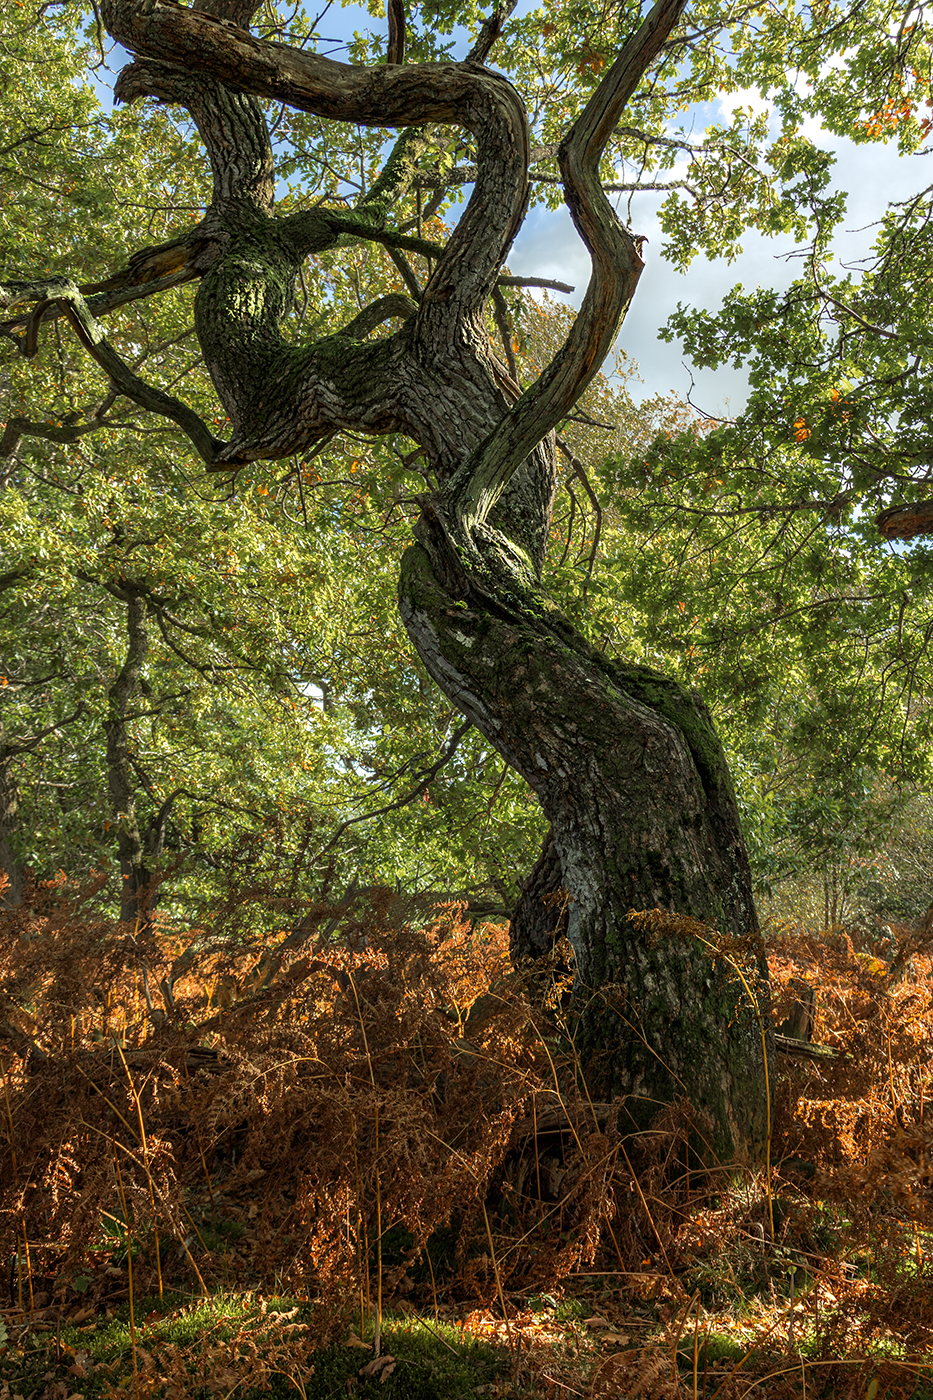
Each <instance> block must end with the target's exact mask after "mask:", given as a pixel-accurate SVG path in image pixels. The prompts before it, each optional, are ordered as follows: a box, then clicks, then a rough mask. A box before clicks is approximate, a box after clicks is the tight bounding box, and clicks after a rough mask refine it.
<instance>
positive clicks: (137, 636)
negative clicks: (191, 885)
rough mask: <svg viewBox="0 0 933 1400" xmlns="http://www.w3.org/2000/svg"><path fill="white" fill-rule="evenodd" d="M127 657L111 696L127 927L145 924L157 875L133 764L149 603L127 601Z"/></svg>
mask: <svg viewBox="0 0 933 1400" xmlns="http://www.w3.org/2000/svg"><path fill="white" fill-rule="evenodd" d="M126 631H127V649H126V659H125V660H124V662H123V665H122V666H121V668H120V671H119V674H118V675H117V678H116V680H115V681H114V683H113V685H112V686H111V687H110V689H109V691H108V692H107V718H106V720H105V721H104V733H105V735H106V739H107V785H108V787H109V789H110V804H111V810H112V812H113V820H114V821H115V823H116V826H117V849H118V851H119V856H120V877H121V890H120V918H121V920H122V921H123V922H125V923H135V924H138V923H141V922H145V921H146V919H147V918H148V917H149V913H150V912H151V911H150V910H149V907H148V903H147V900H146V892H147V888H148V885H149V883H150V880H151V878H152V875H151V872H150V871H149V870H148V869H147V868H146V863H145V858H146V853H145V846H144V842H143V838H142V835H141V833H140V830H139V822H138V820H137V816H136V796H135V794H136V783H135V781H134V777H133V769H132V765H131V763H130V746H129V732H128V723H127V715H128V708H129V703H130V701H131V700H132V698H133V696H134V694H135V693H136V690H137V688H138V686H139V681H140V678H141V676H142V671H143V667H144V665H145V664H146V657H147V656H148V654H149V628H148V624H147V615H146V603H145V600H144V599H142V598H140V597H137V596H134V595H132V594H131V595H130V596H128V597H127V599H126Z"/></svg>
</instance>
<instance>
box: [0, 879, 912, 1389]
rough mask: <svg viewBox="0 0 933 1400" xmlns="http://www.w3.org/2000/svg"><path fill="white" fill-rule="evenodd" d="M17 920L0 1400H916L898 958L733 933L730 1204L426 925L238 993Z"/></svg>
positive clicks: (161, 953)
mask: <svg viewBox="0 0 933 1400" xmlns="http://www.w3.org/2000/svg"><path fill="white" fill-rule="evenodd" d="M3 917H4V918H5V919H6V920H7V921H8V922H10V923H12V922H14V916H12V915H6V916H3ZM18 917H19V920H20V923H22V924H23V927H17V928H16V929H11V930H7V932H15V933H16V935H17V936H16V938H15V939H11V938H9V937H5V938H4V939H3V945H2V946H3V948H4V949H5V951H4V953H3V955H2V957H3V959H4V962H3V965H2V966H0V990H2V993H3V1004H4V1007H5V1010H4V1013H3V1021H2V1025H0V1031H2V1034H3V1041H2V1042H0V1043H2V1045H3V1046H5V1047H6V1053H5V1058H4V1064H3V1070H4V1101H3V1105H2V1108H0V1115H2V1117H0V1122H2V1123H3V1139H4V1140H3V1141H2V1142H0V1211H2V1214H0V1230H2V1232H3V1233H4V1237H5V1238H4V1244H3V1255H4V1258H5V1260H6V1261H7V1269H8V1276H7V1278H5V1279H4V1281H3V1288H4V1292H5V1293H6V1295H7V1296H6V1297H5V1298H3V1299H2V1303H3V1306H0V1400H16V1397H22V1400H73V1398H74V1397H77V1396H101V1397H106V1400H114V1398H115V1397H117V1396H121V1397H122V1396H126V1397H133V1400H136V1398H137V1397H152V1400H162V1397H164V1400H189V1397H190V1398H191V1400H200V1397H237V1400H258V1397H259V1396H283V1397H284V1396H289V1395H301V1396H303V1397H315V1400H325V1397H326V1398H327V1400H329V1398H330V1397H334V1400H336V1397H344V1396H347V1395H352V1396H358V1397H360V1400H365V1397H368V1396H372V1397H376V1396H379V1397H381V1400H390V1397H397V1400H458V1398H459V1397H463V1400H467V1397H473V1396H492V1397H496V1396H501V1397H506V1396H508V1397H516V1400H518V1397H523V1396H527V1397H537V1396H540V1397H548V1400H550V1397H554V1398H555V1400H556V1397H575V1396H577V1397H582V1398H583V1400H598V1397H606V1398H607V1400H609V1397H626V1400H629V1397H644V1398H645V1400H688V1397H693V1398H694V1400H700V1397H703V1400H718V1397H722V1400H740V1397H746V1396H749V1397H767V1398H768V1400H785V1397H786V1400H791V1397H793V1400H810V1398H811V1397H818V1396H819V1397H837V1396H838V1397H843V1398H844V1400H886V1397H887V1400H933V1199H931V1181H933V1141H931V1138H933V1133H931V1124H933V1116H931V1114H930V1113H929V1112H926V1111H925V1099H926V1097H928V1096H929V1077H930V1064H931V1060H933V1055H931V1050H933V976H931V974H933V961H931V959H930V957H929V955H928V954H927V953H926V952H925V951H923V949H922V947H921V944H920V941H919V940H918V936H917V935H918V930H917V929H911V928H910V927H907V926H904V927H903V928H901V929H898V930H896V934H897V937H896V939H895V943H894V944H893V945H892V943H891V941H890V939H888V942H887V944H886V945H885V947H884V948H883V949H882V950H881V951H879V949H878V948H877V947H876V946H874V945H873V942H872V937H873V936H874V935H873V936H872V937H869V935H868V934H866V933H864V932H863V931H860V930H858V929H849V930H836V931H834V933H833V934H832V935H831V936H822V937H818V936H811V935H808V934H806V933H805V932H803V931H801V930H799V929H794V928H783V929H780V930H776V931H773V932H772V934H771V935H770V936H769V941H768V955H769V965H770V968H771V976H772V984H773V989H774V992H773V994H774V1009H775V1019H776V1020H777V1021H778V1022H779V1023H783V1024H784V1026H785V1029H786V1028H787V1025H788V1024H790V1029H791V1030H794V1031H795V1032H796V1039H793V1040H783V1041H780V1042H779V1046H778V1054H777V1056H776V1063H777V1067H778V1075H777V1083H776V1084H775V1085H774V1086H773V1102H772V1141H771V1152H770V1160H769V1163H768V1165H767V1167H762V1168H759V1169H756V1170H754V1171H752V1170H749V1169H744V1168H741V1167H736V1166H735V1165H731V1164H730V1165H728V1166H725V1165H724V1166H722V1167H721V1168H712V1169H711V1168H710V1167H709V1164H707V1165H706V1166H705V1167H704V1169H703V1170H699V1169H698V1167H697V1164H696V1158H695V1157H694V1156H693V1155H692V1154H691V1151H690V1148H689V1143H690V1142H691V1141H695V1140H696V1139H695V1137H694V1136H692V1135H694V1134H695V1133H696V1132H697V1131H700V1130H701V1128H702V1124H699V1125H698V1122H697V1120H696V1118H695V1116H693V1115H691V1114H690V1112H689V1110H688V1109H687V1108H686V1107H685V1106H684V1105H678V1106H675V1107H674V1108H672V1109H671V1110H670V1111H669V1112H668V1113H666V1114H665V1115H664V1116H663V1117H662V1118H661V1119H659V1121H658V1122H657V1123H656V1124H655V1127H654V1130H653V1132H652V1133H651V1134H650V1135H646V1136H645V1138H644V1139H643V1140H640V1141H636V1140H633V1139H632V1138H623V1137H621V1136H620V1135H619V1133H618V1130H617V1128H616V1127H615V1125H614V1116H613V1113H612V1105H611V1104H603V1103H599V1102H596V1101H594V1100H593V1099H592V1098H590V1096H589V1095H588V1092H587V1086H586V1084H585V1083H584V1082H582V1080H581V1077H580V1075H579V1067H578V1066H574V1064H573V1060H572V1052H571V1051H570V1049H569V1047H568V1043H567V1041H566V1038H565V1037H564V1036H562V1034H561V1032H560V1028H559V1025H557V1019H558V1018H557V1013H556V1012H554V1013H553V1014H552V1015H550V1016H549V1017H545V1018H543V1019H542V1018H540V1017H536V1016H535V1015H533V1014H532V1013H531V1012H530V1011H529V1008H528V1004H527V1000H526V998H525V997H524V995H523V993H522V988H521V985H520V983H519V982H518V980H517V979H516V978H515V976H514V975H512V974H510V972H509V968H508V960H507V938H506V936H505V932H504V931H503V930H502V929H499V928H492V927H489V928H483V929H481V930H479V931H471V930H470V929H468V928H467V927H466V926H465V925H464V923H463V922H462V920H461V919H460V917H459V913H458V911H457V910H456V909H451V910H447V911H442V912H441V914H440V915H439V916H438V919H437V921H436V923H435V924H433V925H432V926H431V927H430V928H429V929H412V928H407V927H406V928H402V929H399V928H390V927H386V926H385V923H386V921H385V920H384V918H383V917H382V916H381V915H380V911H379V910H378V909H376V910H373V911H371V912H370V913H368V914H367V916H366V918H365V920H363V921H362V922H361V923H360V924H359V925H357V926H355V927H354V928H352V929H349V930H347V931H346V933H347V939H346V941H345V943H344V945H342V947H341V949H340V950H339V951H337V950H333V949H330V950H328V951H325V952H322V951H321V949H320V947H318V948H316V949H315V950H314V955H313V956H312V957H309V956H308V951H307V949H306V948H304V949H302V948H299V949H298V950H297V951H295V952H293V951H292V949H289V950H288V952H287V955H284V954H283V956H282V957H281V958H280V959H278V960H277V962H276V963H275V965H274V967H272V971H271V973H270V970H269V969H270V966H271V965H270V964H269V961H268V949H269V946H270V940H269V938H268V935H265V936H264V937H263V940H262V944H261V947H262V949H263V950H265V951H264V952H262V953H260V952H258V951H257V949H259V947H260V944H259V943H258V942H257V945H256V947H255V948H254V949H253V950H252V951H250V950H249V949H248V948H245V947H244V942H243V939H242V936H241V935H239V934H238V935H237V936H236V937H234V936H232V933H231V931H230V929H223V928H216V927H215V928H214V929H213V930H211V931H210V936H209V935H208V932H206V931H205V930H204V929H198V930H187V931H185V933H179V932H177V931H175V930H170V929H168V928H166V927H164V926H163V927H162V928H156V929H155V930H153V931H151V933H150V934H149V936H148V940H149V941H148V945H147V946H145V947H141V946H140V940H139V938H137V939H136V941H135V942H134V943H133V954H134V956H133V960H132V961H133V965H132V966H131V965H130V961H131V960H130V958H129V957H128V954H127V938H126V931H125V929H123V928H122V927H121V926H119V925H107V924H106V923H105V922H103V921H101V920H96V919H93V918H89V917H87V915H86V914H85V913H82V908H81V906H80V902H79V901H78V900H77V899H76V898H71V899H70V900H68V901H66V902H65V903H62V902H61V901H59V904H58V906H57V907H56V908H55V909H52V910H51V911H47V912H45V913H43V914H33V915H30V916H26V915H25V914H21V915H19V916H18ZM26 925H28V927H27V926H26ZM282 941H284V935H282ZM354 941H355V942H356V943H357V944H358V945H359V947H360V948H361V949H362V951H360V952H353V951H352V947H353V944H354ZM272 946H273V947H274V946H275V940H272ZM142 958H145V967H146V981H145V983H144V982H143V979H142V974H141V971H140V962H141V959H142ZM259 971H261V972H262V976H261V977H260V976H259V975H258V973H259ZM160 981H161V983H162V984H163V990H162V1000H163V1002H164V1004H165V1005H166V1006H167V1007H168V1010H167V1011H165V1012H163V1013H162V1014H161V1015H160V1014H154V1013H153V1009H152V1008H151V1007H149V1006H148V1005H147V991H148V990H149V989H151V988H152V987H157V986H159V984H160ZM166 986H167V987H168V991H167V992H166V991H165V987H166ZM810 989H812V990H813V992H814V993H815V997H814V996H811V992H810ZM149 1000H152V998H151V997H150V998H149ZM788 1018H789V1022H788ZM808 1021H809V1024H807V1022H808ZM807 1034H809V1035H810V1036H812V1040H813V1041H814V1042H815V1043H816V1044H815V1046H813V1047H812V1048H809V1049H808V1047H807V1044H806V1043H805V1042H806V1035H807Z"/></svg>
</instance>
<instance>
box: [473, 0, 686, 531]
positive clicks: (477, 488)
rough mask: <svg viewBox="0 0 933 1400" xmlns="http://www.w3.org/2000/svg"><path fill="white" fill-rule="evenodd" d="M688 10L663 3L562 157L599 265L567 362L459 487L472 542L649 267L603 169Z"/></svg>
mask: <svg viewBox="0 0 933 1400" xmlns="http://www.w3.org/2000/svg"><path fill="white" fill-rule="evenodd" d="M685 4H686V0H657V3H656V4H655V5H654V7H653V9H652V10H651V11H650V13H649V14H648V15H647V17H646V18H645V19H644V21H643V22H642V24H641V25H640V26H639V28H638V30H637V31H636V33H635V34H634V35H633V36H632V37H631V38H630V39H629V41H628V43H627V44H625V46H624V48H623V49H622V52H621V53H620V54H619V56H618V58H617V59H616V60H615V62H614V63H613V65H612V67H611V68H610V69H609V72H608V73H607V74H606V77H605V78H604V79H603V81H602V82H601V83H600V85H599V87H598V88H597V89H596V91H595V92H594V93H593V95H592V97H591V98H590V100H589V102H588V103H587V105H586V107H585V108H584V110H583V111H582V112H581V114H580V116H579V117H578V118H577V120H576V121H575V122H574V124H573V126H572V127H571V128H570V130H569V132H568V133H567V135H566V136H565V137H564V139H563V141H562V142H561V146H560V151H559V157H558V158H559V163H560V167H561V173H562V175H563V179H564V189H565V193H566V198H567V204H568V207H569V209H570V213H571V216H572V218H573V221H574V223H575V224H576V226H577V230H578V232H579V233H580V236H581V238H582V239H583V241H584V243H585V244H586V246H587V248H588V249H589V252H590V255H591V257H592V260H593V270H592V274H591V276H590V283H589V286H588V288H587V292H586V296H585V298H584V301H583V305H582V307H581V308H580V312H579V314H578V316H577V318H576V320H575V321H574V324H573V326H572V328H571V331H570V334H569V336H568V337H567V340H566V342H565V344H564V346H563V347H562V349H561V350H560V352H559V353H558V355H557V356H556V357H555V358H554V359H553V360H552V361H551V363H550V365H548V367H547V369H546V370H545V371H544V373H543V374H542V375H541V376H540V378H539V379H538V380H537V381H536V383H535V384H533V385H532V386H531V388H530V389H528V390H527V391H526V392H525V393H524V394H523V395H522V397H521V398H520V399H519V400H518V402H517V403H516V404H515V406H514V408H512V409H511V411H510V412H509V413H508V414H507V415H506V416H505V417H504V418H503V420H502V421H501V422H500V424H499V425H498V427H497V428H496V429H495V430H494V431H493V432H492V433H491V434H490V436H489V437H488V438H487V439H486V441H485V443H484V444H483V445H482V447H481V448H480V449H479V450H478V451H477V452H476V453H475V454H474V456H473V458H472V459H471V460H470V461H468V462H467V463H466V464H465V466H464V467H463V468H462V470H461V471H460V472H459V473H458V474H457V477H456V478H455V479H454V481H453V482H452V483H451V486H450V489H449V491H448V492H447V494H446V502H447V505H448V506H449V507H452V508H453V510H454V513H455V516H456V517H457V518H458V523H459V530H461V531H463V532H464V533H465V534H466V536H467V537H469V534H470V533H471V531H472V530H473V529H474V528H475V527H476V526H477V525H479V524H480V523H481V522H482V521H484V520H485V519H486V518H487V516H488V515H489V512H490V511H491V510H492V508H493V506H494V505H495V503H496V501H497V500H498V498H499V496H500V495H501V493H502V490H503V488H504V487H505V485H506V483H507V482H508V481H509V479H510V478H511V476H512V475H513V474H514V472H516V471H517V470H518V468H519V467H520V466H521V465H522V463H523V462H524V461H525V459H526V458H527V457H528V455H529V453H530V452H531V451H532V450H533V448H534V447H535V446H537V444H538V443H539V442H540V441H541V440H542V439H543V438H544V437H545V435H546V434H547V433H549V432H550V431H551V430H552V429H553V428H554V427H555V426H556V425H557V424H558V423H559V422H560V420H561V418H563V417H564V416H565V415H566V413H567V412H568V411H569V409H570V408H572V407H573V404H574V403H575V402H576V400H577V398H578V397H579V395H580V394H581V393H582V392H583V390H584V389H585V388H586V386H587V384H589V383H590V381H591V380H592V378H593V376H594V375H595V374H596V373H597V372H598V370H599V367H600V365H601V364H602V363H603V361H604V359H605V358H606V355H607V354H608V353H609V350H610V349H611V346H612V342H613V339H614V338H615V334H616V331H617V329H618V326H619V322H620V321H621V319H622V317H623V315H624V314H625V311H626V308H627V307H628V304H629V302H630V300H631V298H632V295H633V293H634V291H635V287H636V285H637V283H638V278H639V276H640V274H641V270H642V267H643V266H644V264H643V263H642V260H641V258H640V257H639V256H638V252H637V247H636V243H635V240H634V239H633V238H632V237H631V235H630V234H629V233H628V232H627V231H626V230H625V229H624V228H623V226H622V224H621V223H620V222H619V220H618V218H617V216H616V213H615V210H614V209H613V207H612V205H611V204H610V203H609V200H608V199H607V198H606V195H605V193H604V191H603V188H602V185H601V184H600V180H599V162H600V158H601V156H602V153H603V151H604V150H605V147H606V144H607V142H608V141H609V138H610V137H611V135H612V133H613V131H614V130H615V127H616V126H617V124H618V120H619V116H620V114H621V112H622V111H623V109H624V107H625V104H626V103H627V102H628V100H629V98H630V97H631V95H632V93H633V92H634V91H635V89H636V87H637V86H638V83H639V81H640V80H641V78H642V76H643V74H644V73H645V72H646V71H647V69H648V68H649V67H650V65H651V63H652V62H653V61H654V59H655V58H656V57H657V55H658V53H659V52H660V50H661V48H662V46H663V44H664V42H665V40H666V39H667V37H668V35H669V34H670V33H671V31H672V30H673V29H674V27H675V25H676V24H677V22H678V20H679V19H680V16H681V14H682V12H683V9H684V6H685Z"/></svg>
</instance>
